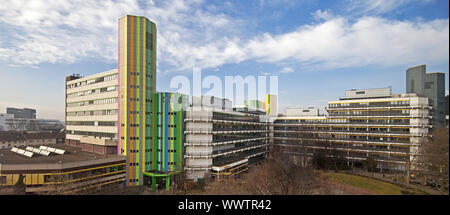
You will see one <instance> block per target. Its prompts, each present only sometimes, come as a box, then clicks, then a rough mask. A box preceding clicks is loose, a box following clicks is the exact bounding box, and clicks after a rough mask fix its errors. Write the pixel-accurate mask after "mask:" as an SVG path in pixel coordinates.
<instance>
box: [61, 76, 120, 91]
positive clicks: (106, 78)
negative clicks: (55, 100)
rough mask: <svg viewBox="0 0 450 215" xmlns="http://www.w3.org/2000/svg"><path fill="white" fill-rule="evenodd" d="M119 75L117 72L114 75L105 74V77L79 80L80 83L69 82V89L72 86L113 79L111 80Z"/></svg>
mask: <svg viewBox="0 0 450 215" xmlns="http://www.w3.org/2000/svg"><path fill="white" fill-rule="evenodd" d="M117 77H118V75H117V74H113V75H108V76H103V77H99V78H94V79H89V80H86V81H82V82H78V83H74V84H69V85H67V89H72V88H75V87H80V86H84V85H89V84H95V83H100V82H103V81H111V80H115V79H117Z"/></svg>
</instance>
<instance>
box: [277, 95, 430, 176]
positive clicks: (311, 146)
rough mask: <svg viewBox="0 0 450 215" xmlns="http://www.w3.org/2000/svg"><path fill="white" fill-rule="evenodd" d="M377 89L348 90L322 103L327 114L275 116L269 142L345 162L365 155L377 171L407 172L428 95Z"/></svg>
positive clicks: (422, 131)
mask: <svg viewBox="0 0 450 215" xmlns="http://www.w3.org/2000/svg"><path fill="white" fill-rule="evenodd" d="M383 91H385V93H381V94H380V90H379V89H372V90H371V89H369V90H353V92H348V94H347V97H346V98H345V99H341V100H338V101H330V102H328V107H327V111H328V116H286V117H279V118H278V119H277V120H276V121H275V123H274V124H273V126H274V131H273V132H274V145H275V146H279V147H280V148H281V149H282V150H283V151H284V152H286V153H289V154H297V155H301V156H307V157H313V156H315V155H317V154H318V153H325V154H327V155H328V157H342V158H345V159H346V160H347V162H348V163H349V164H354V163H359V164H360V163H361V162H362V161H364V160H366V159H367V158H369V157H371V158H373V159H374V160H375V161H376V162H377V165H378V166H377V168H378V169H380V170H381V171H383V170H391V171H400V172H405V171H408V170H409V168H411V166H413V165H410V164H412V163H413V162H414V160H415V157H416V156H417V155H418V148H419V147H420V142H421V141H420V140H421V138H423V137H426V136H427V135H428V131H429V129H430V126H429V120H430V106H429V104H428V99H427V98H425V97H419V96H417V95H415V94H391V93H390V90H388V88H387V89H385V90H383ZM357 92H359V93H357ZM352 94H353V95H354V96H352ZM361 94H364V95H365V97H361V96H360V95H361ZM356 95H358V96H356Z"/></svg>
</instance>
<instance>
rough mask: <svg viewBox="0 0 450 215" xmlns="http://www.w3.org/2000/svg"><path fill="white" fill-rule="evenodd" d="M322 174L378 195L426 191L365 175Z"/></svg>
mask: <svg viewBox="0 0 450 215" xmlns="http://www.w3.org/2000/svg"><path fill="white" fill-rule="evenodd" d="M322 175H323V176H326V177H327V180H329V181H331V182H336V183H342V184H348V185H351V186H355V187H359V188H362V189H365V190H368V191H372V192H375V193H377V194H380V195H403V194H413V195H423V194H426V193H423V192H420V191H415V190H411V189H407V188H403V187H400V186H397V185H394V184H390V183H387V182H384V181H379V180H376V179H370V178H366V177H361V176H356V175H349V174H344V173H334V172H323V173H322Z"/></svg>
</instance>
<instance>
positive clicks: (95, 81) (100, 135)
mask: <svg viewBox="0 0 450 215" xmlns="http://www.w3.org/2000/svg"><path fill="white" fill-rule="evenodd" d="M117 78H118V74H117V69H113V70H110V71H106V72H102V73H98V74H95V75H91V76H87V77H80V76H76V75H71V76H68V77H66V144H67V145H70V146H77V147H80V148H81V149H82V150H83V151H90V152H96V153H99V154H117V116H118V115H117V97H118V83H117Z"/></svg>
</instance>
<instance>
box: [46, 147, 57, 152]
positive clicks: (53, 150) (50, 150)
mask: <svg viewBox="0 0 450 215" xmlns="http://www.w3.org/2000/svg"><path fill="white" fill-rule="evenodd" d="M46 150H47V151H49V152H55V150H56V149H54V148H50V147H47V149H46Z"/></svg>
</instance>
